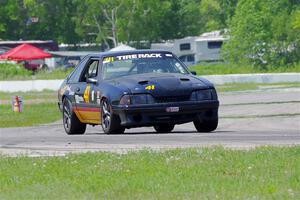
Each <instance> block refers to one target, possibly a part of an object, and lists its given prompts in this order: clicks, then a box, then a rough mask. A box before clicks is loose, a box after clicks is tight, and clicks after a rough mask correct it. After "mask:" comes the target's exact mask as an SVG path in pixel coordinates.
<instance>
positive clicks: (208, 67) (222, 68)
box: [189, 63, 300, 75]
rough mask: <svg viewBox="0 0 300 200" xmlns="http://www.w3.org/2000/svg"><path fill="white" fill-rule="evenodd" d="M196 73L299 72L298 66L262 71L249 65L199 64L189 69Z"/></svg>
mask: <svg viewBox="0 0 300 200" xmlns="http://www.w3.org/2000/svg"><path fill="white" fill-rule="evenodd" d="M189 69H190V70H191V71H196V72H197V75H215V74H252V73H283V72H300V64H298V65H294V66H289V67H270V66H268V67H266V68H264V69H259V68H255V67H252V66H249V65H230V64H226V63H200V64H198V65H196V66H192V67H190V68H189Z"/></svg>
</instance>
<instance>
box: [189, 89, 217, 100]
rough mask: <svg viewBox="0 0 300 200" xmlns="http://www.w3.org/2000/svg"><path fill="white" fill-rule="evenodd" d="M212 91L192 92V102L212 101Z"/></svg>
mask: <svg viewBox="0 0 300 200" xmlns="http://www.w3.org/2000/svg"><path fill="white" fill-rule="evenodd" d="M211 99H212V96H211V91H210V90H197V91H194V92H192V95H191V101H202V100H211Z"/></svg>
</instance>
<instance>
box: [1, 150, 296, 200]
mask: <svg viewBox="0 0 300 200" xmlns="http://www.w3.org/2000/svg"><path fill="white" fill-rule="evenodd" d="M299 198H300V147H299V146H297V147H289V148H288V147H282V148H279V147H264V148H257V149H255V150H249V151H246V150H228V149H223V148H220V147H218V148H199V149H184V150H179V149H178V150H171V151H166V152H151V151H139V152H130V153H128V154H124V155H118V154H113V153H85V154H78V155H68V156H65V157H42V158H29V157H17V158H9V157H0V199H230V200H231V199H299Z"/></svg>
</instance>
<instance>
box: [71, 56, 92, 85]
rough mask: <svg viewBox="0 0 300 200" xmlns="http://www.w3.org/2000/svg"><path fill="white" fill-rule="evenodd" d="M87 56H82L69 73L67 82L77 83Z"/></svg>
mask: <svg viewBox="0 0 300 200" xmlns="http://www.w3.org/2000/svg"><path fill="white" fill-rule="evenodd" d="M87 60H88V58H84V59H83V60H82V62H80V63H79V64H78V65H77V67H76V68H75V69H74V71H73V72H72V73H71V75H70V78H69V80H68V83H77V82H78V81H79V77H80V75H81V72H82V70H83V68H84V66H85V64H86V62H87Z"/></svg>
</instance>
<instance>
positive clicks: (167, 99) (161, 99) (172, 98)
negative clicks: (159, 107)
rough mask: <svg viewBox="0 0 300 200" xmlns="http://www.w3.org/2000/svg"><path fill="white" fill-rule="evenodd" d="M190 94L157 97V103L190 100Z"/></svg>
mask: <svg viewBox="0 0 300 200" xmlns="http://www.w3.org/2000/svg"><path fill="white" fill-rule="evenodd" d="M189 100H190V96H169V97H155V102H156V103H172V102H181V101H189Z"/></svg>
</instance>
